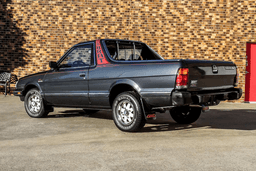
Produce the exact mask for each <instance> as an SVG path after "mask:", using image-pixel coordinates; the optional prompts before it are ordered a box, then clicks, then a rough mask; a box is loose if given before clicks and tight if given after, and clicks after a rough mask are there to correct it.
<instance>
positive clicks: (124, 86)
mask: <svg viewBox="0 0 256 171" xmlns="http://www.w3.org/2000/svg"><path fill="white" fill-rule="evenodd" d="M125 91H134V92H135V93H137V94H138V95H139V93H138V92H137V91H136V90H135V89H134V88H133V87H132V86H130V85H127V84H118V85H116V86H114V87H113V88H112V89H111V91H110V93H109V94H110V96H109V103H110V105H111V106H112V104H113V101H114V100H115V98H116V96H117V95H118V94H120V93H122V92H125Z"/></svg>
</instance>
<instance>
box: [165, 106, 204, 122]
mask: <svg viewBox="0 0 256 171" xmlns="http://www.w3.org/2000/svg"><path fill="white" fill-rule="evenodd" d="M201 110H202V109H201V107H187V106H183V107H174V108H172V109H170V114H171V116H172V118H173V120H175V121H176V122H177V123H179V124H190V123H193V122H195V121H196V120H197V119H198V118H199V117H200V115H201Z"/></svg>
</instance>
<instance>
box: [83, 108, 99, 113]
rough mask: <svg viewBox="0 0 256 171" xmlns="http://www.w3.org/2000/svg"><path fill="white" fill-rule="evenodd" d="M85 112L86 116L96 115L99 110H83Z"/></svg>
mask: <svg viewBox="0 0 256 171" xmlns="http://www.w3.org/2000/svg"><path fill="white" fill-rule="evenodd" d="M83 111H84V112H85V113H86V114H93V113H96V112H98V111H99V110H89V109H83Z"/></svg>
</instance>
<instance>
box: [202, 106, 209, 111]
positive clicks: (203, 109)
mask: <svg viewBox="0 0 256 171" xmlns="http://www.w3.org/2000/svg"><path fill="white" fill-rule="evenodd" d="M208 111H210V108H209V106H205V105H202V112H208Z"/></svg>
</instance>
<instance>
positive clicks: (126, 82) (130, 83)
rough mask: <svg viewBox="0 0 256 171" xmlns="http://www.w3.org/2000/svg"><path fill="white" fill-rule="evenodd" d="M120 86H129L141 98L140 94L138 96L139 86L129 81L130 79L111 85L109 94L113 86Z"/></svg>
mask: <svg viewBox="0 0 256 171" xmlns="http://www.w3.org/2000/svg"><path fill="white" fill-rule="evenodd" d="M120 84H126V85H129V86H131V87H132V88H133V89H134V90H135V91H136V92H137V93H138V94H139V96H140V97H141V94H140V92H141V89H140V87H139V85H138V84H137V83H135V82H134V81H133V80H130V79H120V80H117V81H115V82H114V83H113V84H111V86H110V88H109V90H108V91H109V94H110V92H111V90H112V89H113V88H114V87H115V86H117V85H120Z"/></svg>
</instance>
